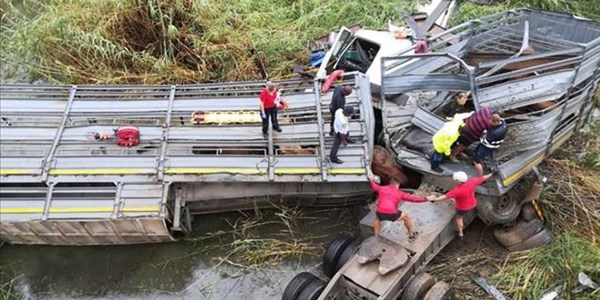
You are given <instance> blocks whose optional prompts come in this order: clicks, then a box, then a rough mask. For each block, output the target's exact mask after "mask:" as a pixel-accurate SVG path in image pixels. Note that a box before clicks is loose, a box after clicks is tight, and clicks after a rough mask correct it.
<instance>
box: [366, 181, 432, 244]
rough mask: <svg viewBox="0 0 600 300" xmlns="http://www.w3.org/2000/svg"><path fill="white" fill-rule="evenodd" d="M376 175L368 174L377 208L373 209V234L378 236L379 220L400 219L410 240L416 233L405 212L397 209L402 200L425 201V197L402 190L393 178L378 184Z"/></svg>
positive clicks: (393, 220)
mask: <svg viewBox="0 0 600 300" xmlns="http://www.w3.org/2000/svg"><path fill="white" fill-rule="evenodd" d="M375 180H376V177H375V176H374V175H372V174H369V184H371V188H372V189H373V191H374V192H375V193H377V208H376V209H375V215H376V218H375V221H374V222H373V231H374V233H375V236H379V232H380V230H381V221H392V222H395V221H398V220H401V221H402V222H404V226H406V230H407V231H408V239H409V241H412V240H414V239H415V238H416V236H417V235H418V232H416V231H414V228H413V224H412V220H411V219H410V215H409V214H408V213H407V212H403V211H401V210H399V209H398V207H399V206H400V205H401V204H402V200H404V201H410V202H426V201H427V200H428V199H430V198H427V197H421V196H415V195H411V194H408V193H405V192H403V191H402V190H401V189H400V183H398V181H396V180H395V179H393V178H392V179H391V180H390V184H388V185H379V184H377V183H376V182H375Z"/></svg>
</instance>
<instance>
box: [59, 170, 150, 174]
mask: <svg viewBox="0 0 600 300" xmlns="http://www.w3.org/2000/svg"><path fill="white" fill-rule="evenodd" d="M153 173H156V170H155V169H54V170H50V171H49V172H48V174H50V175H105V174H153Z"/></svg>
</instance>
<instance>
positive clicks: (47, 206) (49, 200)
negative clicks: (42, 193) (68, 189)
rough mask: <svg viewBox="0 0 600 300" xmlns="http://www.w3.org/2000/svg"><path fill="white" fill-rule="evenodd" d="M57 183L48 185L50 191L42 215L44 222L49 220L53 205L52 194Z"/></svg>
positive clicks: (47, 193)
mask: <svg viewBox="0 0 600 300" xmlns="http://www.w3.org/2000/svg"><path fill="white" fill-rule="evenodd" d="M55 185H56V183H54V182H51V183H50V184H49V185H48V191H47V192H46V203H45V204H44V212H43V214H42V221H46V220H48V215H49V214H50V205H51V203H52V193H53V192H54V186H55Z"/></svg>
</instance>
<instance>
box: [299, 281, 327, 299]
mask: <svg viewBox="0 0 600 300" xmlns="http://www.w3.org/2000/svg"><path fill="white" fill-rule="evenodd" d="M326 285H327V284H326V283H325V282H324V281H323V280H321V279H319V278H316V279H315V280H313V281H311V282H309V283H308V285H306V287H305V288H304V289H303V290H302V291H301V292H300V294H299V295H298V300H316V299H317V298H319V296H320V295H321V293H322V292H323V290H324V289H325V286H326Z"/></svg>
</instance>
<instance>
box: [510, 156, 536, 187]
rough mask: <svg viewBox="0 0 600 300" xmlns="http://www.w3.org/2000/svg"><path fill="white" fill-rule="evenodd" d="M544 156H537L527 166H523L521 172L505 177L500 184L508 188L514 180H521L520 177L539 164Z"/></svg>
mask: <svg viewBox="0 0 600 300" xmlns="http://www.w3.org/2000/svg"><path fill="white" fill-rule="evenodd" d="M544 157H545V156H544V155H540V156H538V158H536V159H534V160H533V161H532V162H530V163H528V164H527V165H525V167H523V168H522V169H521V170H519V171H517V172H515V173H514V174H512V175H510V176H508V177H506V179H504V180H503V181H502V184H504V186H508V185H510V184H511V183H513V182H515V180H517V179H519V178H521V176H522V175H523V174H524V173H525V172H528V171H529V169H531V168H532V167H533V166H534V165H536V164H539V163H540V162H541V161H542V160H543V159H544Z"/></svg>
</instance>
